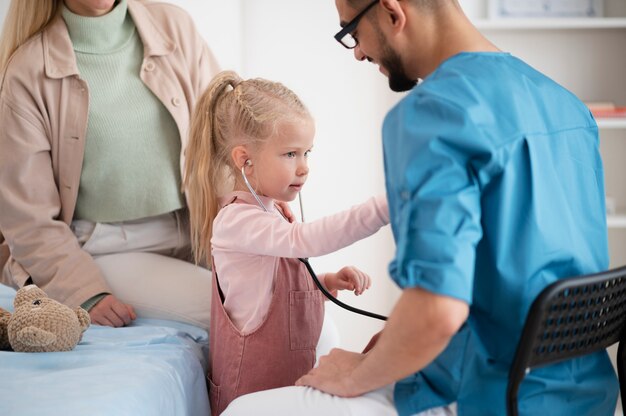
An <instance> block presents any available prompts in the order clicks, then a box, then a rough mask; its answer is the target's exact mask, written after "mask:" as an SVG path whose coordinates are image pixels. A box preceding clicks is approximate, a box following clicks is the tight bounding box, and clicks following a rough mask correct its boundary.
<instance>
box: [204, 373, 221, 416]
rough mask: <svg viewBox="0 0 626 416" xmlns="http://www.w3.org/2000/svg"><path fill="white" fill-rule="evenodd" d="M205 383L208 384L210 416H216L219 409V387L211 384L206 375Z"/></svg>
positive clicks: (211, 381) (209, 378)
mask: <svg viewBox="0 0 626 416" xmlns="http://www.w3.org/2000/svg"><path fill="white" fill-rule="evenodd" d="M206 379H207V381H208V382H209V403H210V404H211V414H212V415H216V414H217V412H218V410H219V408H220V386H218V385H217V384H215V383H213V380H211V377H210V376H209V375H208V374H207V376H206Z"/></svg>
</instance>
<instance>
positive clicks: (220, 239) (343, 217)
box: [211, 191, 389, 334]
mask: <svg viewBox="0 0 626 416" xmlns="http://www.w3.org/2000/svg"><path fill="white" fill-rule="evenodd" d="M260 198H261V201H262V202H263V204H264V205H265V207H266V208H267V209H268V212H265V211H264V210H263V208H262V207H260V206H259V204H258V202H256V200H255V199H254V196H252V194H250V193H248V192H240V191H237V192H232V193H230V194H228V195H227V196H226V197H224V198H223V199H222V206H223V208H222V209H221V210H220V211H219V213H218V215H217V217H216V218H215V221H214V222H213V237H212V238H211V247H212V252H211V253H212V255H213V261H214V264H215V272H216V273H217V276H218V277H219V284H220V287H221V289H222V292H223V293H224V299H225V300H224V308H225V309H226V312H227V313H228V315H229V317H230V319H231V320H232V322H233V323H234V324H235V326H236V327H237V328H238V329H239V330H240V331H241V332H242V333H243V334H247V333H250V332H252V331H253V330H254V329H255V328H256V327H257V326H259V325H260V324H261V323H262V322H263V319H264V317H265V315H266V314H267V311H268V309H269V305H270V301H271V297H272V293H273V287H274V275H275V270H276V265H277V261H278V258H280V257H288V258H302V257H318V256H322V255H325V254H328V253H332V252H333V251H337V250H339V249H341V248H344V247H347V246H349V245H350V244H352V243H354V242H356V241H358V240H361V239H363V238H365V237H368V236H370V235H372V234H374V233H375V232H376V231H378V230H379V229H380V228H381V227H382V226H384V225H387V224H389V209H388V207H387V200H386V198H385V197H384V196H379V197H375V198H371V199H369V200H368V201H366V202H365V203H363V204H359V205H355V206H353V207H352V208H350V209H348V210H345V211H342V212H339V213H337V214H334V215H329V216H327V217H324V218H321V219H319V220H317V221H313V222H310V223H289V222H287V221H286V220H285V219H284V218H283V217H282V215H281V214H280V212H278V210H277V209H276V208H275V206H274V201H273V200H272V199H270V198H265V197H260ZM235 199H241V200H243V201H246V202H247V203H245V204H241V203H231V202H232V201H234V200H235ZM324 277H325V276H321V277H320V280H321V281H322V284H323V283H324Z"/></svg>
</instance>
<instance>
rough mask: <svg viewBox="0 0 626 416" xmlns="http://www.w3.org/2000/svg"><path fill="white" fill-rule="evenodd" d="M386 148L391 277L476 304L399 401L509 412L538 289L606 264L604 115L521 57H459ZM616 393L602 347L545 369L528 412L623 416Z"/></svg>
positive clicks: (523, 406)
mask: <svg viewBox="0 0 626 416" xmlns="http://www.w3.org/2000/svg"><path fill="white" fill-rule="evenodd" d="M383 144H384V157H385V173H386V186H387V192H388V197H389V209H390V215H391V225H392V229H393V233H394V238H395V240H396V244H397V251H396V253H395V259H394V261H393V262H392V263H391V265H390V267H389V269H390V274H391V276H392V278H393V279H394V280H395V282H396V283H397V284H398V285H399V286H400V287H401V288H408V287H420V288H423V289H426V290H428V291H430V292H433V293H437V294H440V295H445V296H451V297H454V298H457V299H460V300H462V301H464V302H467V303H468V304H469V305H470V315H469V319H468V320H467V322H466V323H465V325H464V326H463V327H462V328H461V330H460V331H459V332H458V333H457V334H456V335H455V336H454V337H453V339H452V341H451V342H450V344H449V345H448V347H447V348H446V350H445V351H444V352H443V353H441V355H439V357H437V359H436V360H435V361H434V362H433V363H431V364H430V365H429V366H428V367H427V368H425V369H424V370H422V371H421V372H419V373H417V374H415V375H414V376H412V377H409V378H407V379H405V380H403V381H401V382H399V383H397V384H396V390H395V400H396V407H397V408H398V411H399V413H400V415H411V414H414V413H416V412H419V411H422V410H425V409H428V408H431V407H434V406H441V405H444V404H446V403H451V402H455V401H456V402H457V404H458V414H459V415H480V416H485V415H505V414H506V407H505V397H506V385H507V377H508V371H509V367H510V365H511V362H512V360H513V355H514V353H515V349H516V346H517V343H518V341H519V337H520V334H521V332H522V327H523V325H524V320H525V318H526V315H527V313H528V310H529V308H530V305H531V303H532V301H533V300H534V298H535V296H537V294H539V292H540V291H541V290H542V289H543V288H544V287H546V286H547V285H549V284H550V283H552V282H554V281H555V280H557V279H560V278H564V277H569V276H576V275H581V274H586V273H592V272H599V271H602V270H605V269H607V267H608V243H607V228H606V211H605V205H604V179H603V178H604V174H603V169H602V161H601V158H600V153H599V148H598V146H599V143H598V128H597V125H596V122H595V121H594V119H593V117H592V116H591V114H590V112H589V110H588V109H587V107H585V105H584V104H583V103H581V102H580V101H579V100H578V99H577V98H576V97H575V96H574V95H573V94H572V93H570V92H569V91H567V90H566V89H564V88H563V87H561V86H559V85H558V84H556V83H555V82H554V81H552V80H550V79H549V78H547V77H546V76H544V75H542V74H541V73H539V72H537V71H536V70H534V69H533V68H531V67H530V66H528V65H527V64H525V63H524V62H522V61H520V60H519V59H517V58H515V57H513V56H511V55H510V54H507V53H461V54H459V55H456V56H453V57H452V58H450V59H448V60H446V61H445V62H443V64H442V65H440V67H439V68H438V69H437V70H436V71H435V72H434V73H432V74H431V75H430V76H429V77H428V78H426V79H425V80H424V81H423V82H422V83H421V84H419V85H418V86H416V87H415V88H414V89H413V90H412V91H411V92H410V93H409V94H408V95H407V96H406V97H405V98H404V99H403V100H402V101H401V102H400V103H399V104H398V105H396V106H395V107H394V108H393V109H392V110H391V111H390V112H389V114H388V115H387V117H386V119H385V123H384V127H383ZM617 393H618V384H617V379H616V377H615V373H614V371H613V368H612V366H611V364H610V361H609V359H608V356H607V354H606V352H605V351H602V352H599V353H597V354H594V355H590V356H586V357H584V358H580V359H575V360H570V361H567V362H564V363H560V364H557V365H553V366H549V367H543V368H540V369H537V370H533V371H532V372H531V373H530V374H529V375H528V376H527V377H526V378H525V380H524V381H523V382H522V385H521V387H520V391H519V408H520V414H526V415H537V414H550V415H561V414H562V415H568V416H571V415H591V414H593V415H612V414H613V413H614V410H615V405H616V400H617Z"/></svg>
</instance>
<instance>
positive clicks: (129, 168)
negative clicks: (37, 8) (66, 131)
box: [62, 0, 184, 222]
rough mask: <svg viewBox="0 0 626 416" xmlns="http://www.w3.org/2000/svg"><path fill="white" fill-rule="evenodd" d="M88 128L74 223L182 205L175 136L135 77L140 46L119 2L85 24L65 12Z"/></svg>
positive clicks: (151, 213)
mask: <svg viewBox="0 0 626 416" xmlns="http://www.w3.org/2000/svg"><path fill="white" fill-rule="evenodd" d="M62 15H63V19H64V20H65V23H66V25H67V28H68V31H69V35H70V38H71V40H72V44H73V45H74V51H75V53H76V62H77V64H78V70H79V72H80V77H81V78H82V79H83V80H85V81H86V82H87V84H88V85H89V121H88V124H87V137H86V143H85V156H84V160H83V169H82V173H81V177H80V187H79V191H78V201H77V203H76V213H75V215H74V218H75V219H85V220H90V221H94V222H118V221H127V220H133V219H138V218H145V217H150V216H154V215H159V214H163V213H166V212H170V211H173V210H176V209H179V208H182V207H183V206H184V198H183V195H182V194H181V193H180V182H181V177H180V137H179V133H178V128H177V126H176V123H175V122H174V119H173V118H172V116H171V115H170V113H169V112H168V111H167V109H166V108H165V106H164V105H163V104H162V103H161V102H160V101H159V99H158V98H157V97H156V96H155V95H154V94H153V93H152V92H151V91H150V90H149V89H148V87H147V86H146V85H145V84H144V83H143V82H142V81H141V79H140V78H139V73H140V67H141V65H142V62H143V44H142V42H141V38H140V37H139V35H138V33H137V31H136V30H135V25H134V23H133V20H132V18H131V16H130V14H129V13H128V9H127V4H126V0H121V1H119V2H118V4H117V5H116V6H115V8H114V9H113V10H112V11H111V12H109V13H108V14H106V15H104V16H100V17H85V16H79V15H76V14H74V13H72V12H71V11H70V10H69V9H68V8H67V7H65V6H63V10H62Z"/></svg>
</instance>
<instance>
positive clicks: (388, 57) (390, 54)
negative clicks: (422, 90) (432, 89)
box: [378, 31, 417, 92]
mask: <svg viewBox="0 0 626 416" xmlns="http://www.w3.org/2000/svg"><path fill="white" fill-rule="evenodd" d="M378 36H379V39H380V44H381V49H382V57H381V59H380V63H381V65H382V66H383V67H384V68H385V69H386V70H387V72H388V73H389V75H388V78H389V88H390V89H391V90H392V91H395V92H403V91H408V90H410V89H412V88H413V87H414V86H415V85H417V80H415V79H411V78H409V77H408V76H407V75H406V72H405V71H404V66H403V65H402V60H401V59H400V55H398V54H397V53H396V51H394V50H393V49H391V46H389V44H388V43H387V39H385V37H384V36H383V34H382V32H380V31H379V32H378Z"/></svg>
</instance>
